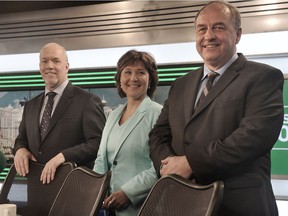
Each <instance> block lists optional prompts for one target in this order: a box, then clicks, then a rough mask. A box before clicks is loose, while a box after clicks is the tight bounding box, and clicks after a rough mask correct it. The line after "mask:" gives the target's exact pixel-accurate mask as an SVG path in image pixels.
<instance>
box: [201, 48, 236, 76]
mask: <svg viewBox="0 0 288 216" xmlns="http://www.w3.org/2000/svg"><path fill="white" fill-rule="evenodd" d="M237 58H238V55H237V53H235V54H234V55H233V56H232V57H231V58H230V60H229V61H228V62H226V64H224V65H223V66H222V67H221V68H219V69H218V70H216V71H214V72H217V73H218V74H219V75H220V76H221V75H223V73H224V72H225V71H226V69H227V68H228V67H229V66H230V65H231V64H232V63H233V62H234V61H235V60H236V59H237ZM211 72H212V71H211V70H210V69H209V68H208V67H207V66H206V65H204V72H203V77H202V79H201V80H204V79H205V77H206V76H207V74H208V73H211Z"/></svg>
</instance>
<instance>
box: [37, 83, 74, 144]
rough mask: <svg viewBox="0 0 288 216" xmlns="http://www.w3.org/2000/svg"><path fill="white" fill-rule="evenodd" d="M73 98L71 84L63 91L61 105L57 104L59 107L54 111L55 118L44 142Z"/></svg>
mask: <svg viewBox="0 0 288 216" xmlns="http://www.w3.org/2000/svg"><path fill="white" fill-rule="evenodd" d="M72 98H73V86H72V84H71V83H70V82H69V83H68V85H67V87H66V88H65V90H64V91H63V94H62V96H61V98H60V101H59V103H58V104H57V107H56V108H55V110H54V113H53V116H52V118H51V120H50V125H49V128H48V130H47V133H46V135H45V136H44V137H43V139H42V141H43V140H44V139H45V137H46V136H48V134H49V133H50V131H51V130H52V129H53V127H54V126H55V124H56V123H57V121H59V119H60V118H61V116H62V114H63V112H64V111H65V110H66V109H67V108H68V106H69V104H70V103H71V99H72Z"/></svg>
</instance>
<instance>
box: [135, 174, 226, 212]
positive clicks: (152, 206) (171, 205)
mask: <svg viewBox="0 0 288 216" xmlns="http://www.w3.org/2000/svg"><path fill="white" fill-rule="evenodd" d="M214 186H215V185H214V184H211V185H209V186H200V185H196V184H194V183H187V181H185V183H182V182H181V181H180V180H179V179H178V178H173V177H164V178H163V179H160V180H158V182H157V183H156V184H155V185H154V187H153V188H152V190H151V191H150V194H149V195H148V197H147V199H146V201H145V202H144V204H143V206H142V209H141V210H140V213H139V216H206V215H210V212H211V213H212V211H211V209H210V210H209V208H213V207H214V204H215V203H216V202H215V201H213V200H212V199H214V198H216V196H214V195H215V193H214V192H215V191H214V190H215V187H214ZM220 195H221V194H220ZM207 212H208V213H207Z"/></svg>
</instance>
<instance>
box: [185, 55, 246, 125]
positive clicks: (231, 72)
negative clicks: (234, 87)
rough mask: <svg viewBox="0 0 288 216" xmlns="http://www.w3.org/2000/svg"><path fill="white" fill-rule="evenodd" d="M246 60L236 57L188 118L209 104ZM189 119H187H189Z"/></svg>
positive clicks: (240, 56) (236, 73) (231, 79)
mask: <svg viewBox="0 0 288 216" xmlns="http://www.w3.org/2000/svg"><path fill="white" fill-rule="evenodd" d="M245 62H246V58H245V57H244V56H243V55H241V54H240V55H239V57H238V59H237V60H236V61H235V62H234V63H232V65H230V67H228V68H227V70H226V71H225V73H224V74H223V75H222V76H221V77H220V78H219V80H218V81H217V83H216V84H215V85H214V86H213V88H212V89H211V91H209V94H208V95H207V96H206V98H205V100H204V101H203V102H202V103H201V104H199V106H198V107H197V109H196V110H195V112H194V113H193V115H192V117H191V119H190V120H192V119H193V118H194V117H195V116H197V115H198V114H199V113H201V111H202V110H204V109H205V108H206V107H207V106H209V104H210V103H211V102H212V101H213V100H214V99H215V98H216V97H217V96H218V95H219V94H220V93H221V92H222V91H224V89H225V88H226V87H227V86H228V85H230V83H231V82H232V81H233V80H234V79H235V78H236V77H237V76H238V72H237V71H238V70H239V69H241V68H242V67H243V65H244V63H245ZM190 120H189V121H190Z"/></svg>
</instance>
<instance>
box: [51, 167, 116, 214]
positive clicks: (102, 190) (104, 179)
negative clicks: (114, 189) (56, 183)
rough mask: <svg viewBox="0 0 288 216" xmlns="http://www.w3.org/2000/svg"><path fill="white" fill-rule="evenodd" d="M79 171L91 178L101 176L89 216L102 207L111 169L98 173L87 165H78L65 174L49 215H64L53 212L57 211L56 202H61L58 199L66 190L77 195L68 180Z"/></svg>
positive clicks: (96, 212) (67, 198)
mask: <svg viewBox="0 0 288 216" xmlns="http://www.w3.org/2000/svg"><path fill="white" fill-rule="evenodd" d="M79 171H81V172H83V173H85V174H86V175H88V176H91V177H93V178H102V183H101V186H100V188H99V193H98V194H96V197H94V198H95V200H94V201H93V202H94V204H93V206H92V207H91V209H90V213H89V216H93V215H97V214H98V213H99V211H100V209H101V207H102V204H103V201H104V198H105V196H106V194H107V191H108V187H109V183H110V178H111V171H108V172H106V173H105V174H99V173H96V172H94V171H93V170H91V169H89V168H87V167H84V166H80V167H76V168H75V169H73V170H72V171H71V172H70V173H69V174H68V175H67V177H66V179H65V181H64V182H63V184H62V187H61V188H60V190H59V193H58V194H57V196H56V198H55V200H54V202H53V205H52V207H51V209H50V212H49V216H64V215H62V214H60V215H59V213H55V212H57V205H59V203H58V202H60V204H61V200H60V199H61V196H64V194H65V193H66V192H68V193H71V192H75V196H77V194H76V193H77V191H73V188H72V189H71V187H70V185H69V180H70V178H71V176H72V178H73V175H74V173H75V172H79ZM65 198H66V200H69V197H65ZM79 201H80V200H79ZM79 204H80V202H79ZM61 207H62V205H61ZM65 216H66V214H65ZM87 216H88V215H87Z"/></svg>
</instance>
